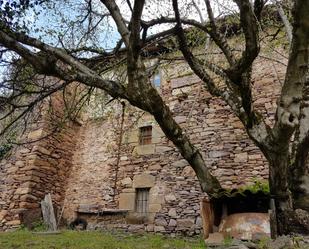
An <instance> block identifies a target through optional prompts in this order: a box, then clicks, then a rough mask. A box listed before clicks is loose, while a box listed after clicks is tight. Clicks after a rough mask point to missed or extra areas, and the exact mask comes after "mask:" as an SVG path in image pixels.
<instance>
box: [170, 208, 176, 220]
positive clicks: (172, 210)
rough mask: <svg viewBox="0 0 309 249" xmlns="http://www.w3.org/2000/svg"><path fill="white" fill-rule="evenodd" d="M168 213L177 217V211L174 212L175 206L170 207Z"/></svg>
mask: <svg viewBox="0 0 309 249" xmlns="http://www.w3.org/2000/svg"><path fill="white" fill-rule="evenodd" d="M168 215H169V216H170V217H172V218H176V217H177V212H176V208H171V209H170V210H169V211H168Z"/></svg>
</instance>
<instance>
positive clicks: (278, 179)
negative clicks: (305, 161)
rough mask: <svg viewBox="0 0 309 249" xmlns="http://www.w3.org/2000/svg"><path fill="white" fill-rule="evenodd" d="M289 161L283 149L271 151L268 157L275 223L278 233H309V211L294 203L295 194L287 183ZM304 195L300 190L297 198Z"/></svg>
mask: <svg viewBox="0 0 309 249" xmlns="http://www.w3.org/2000/svg"><path fill="white" fill-rule="evenodd" d="M289 162H290V158H289V152H288V150H283V149H281V150H276V152H274V151H273V152H272V154H271V158H270V159H269V163H270V165H269V184H270V192H271V196H272V198H273V199H274V200H275V207H276V217H277V221H276V224H275V225H276V227H277V231H278V234H279V235H282V234H295V233H300V234H309V213H308V212H307V211H306V210H305V209H304V208H301V209H300V206H298V205H295V201H296V200H295V197H296V196H295V195H294V194H292V192H291V189H290V188H289V185H288V182H289V180H290V179H291V177H290V170H289V169H290V165H289ZM296 179H297V178H296ZM304 197H305V195H303V192H302V194H301V195H299V196H298V198H297V200H298V201H300V200H303V198H304ZM307 197H308V196H307ZM303 204H304V203H303ZM304 205H306V204H304ZM307 208H308V206H307Z"/></svg>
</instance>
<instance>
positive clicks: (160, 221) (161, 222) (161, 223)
mask: <svg viewBox="0 0 309 249" xmlns="http://www.w3.org/2000/svg"><path fill="white" fill-rule="evenodd" d="M155 224H156V225H157V226H167V221H166V220H165V219H164V218H158V219H156V220H155Z"/></svg>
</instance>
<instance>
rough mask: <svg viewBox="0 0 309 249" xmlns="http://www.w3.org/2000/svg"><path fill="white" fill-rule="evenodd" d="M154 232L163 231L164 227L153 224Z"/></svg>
mask: <svg viewBox="0 0 309 249" xmlns="http://www.w3.org/2000/svg"><path fill="white" fill-rule="evenodd" d="M154 232H155V233H162V232H165V228H164V227H163V226H154Z"/></svg>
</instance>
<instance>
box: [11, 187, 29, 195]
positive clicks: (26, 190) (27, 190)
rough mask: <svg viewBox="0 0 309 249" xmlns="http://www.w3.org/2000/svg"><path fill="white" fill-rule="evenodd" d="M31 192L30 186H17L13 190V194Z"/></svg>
mask: <svg viewBox="0 0 309 249" xmlns="http://www.w3.org/2000/svg"><path fill="white" fill-rule="evenodd" d="M30 192H31V189H30V188H18V189H17V190H16V192H15V194H18V195H23V194H28V193H30Z"/></svg>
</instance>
